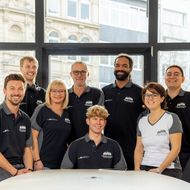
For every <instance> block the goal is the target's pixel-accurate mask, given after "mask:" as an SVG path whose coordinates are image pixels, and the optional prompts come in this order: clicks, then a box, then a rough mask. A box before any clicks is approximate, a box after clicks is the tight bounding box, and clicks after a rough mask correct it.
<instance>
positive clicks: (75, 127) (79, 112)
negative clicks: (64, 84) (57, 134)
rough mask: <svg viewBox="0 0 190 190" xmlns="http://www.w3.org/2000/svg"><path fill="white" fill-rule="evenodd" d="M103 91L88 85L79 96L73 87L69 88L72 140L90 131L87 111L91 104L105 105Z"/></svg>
mask: <svg viewBox="0 0 190 190" xmlns="http://www.w3.org/2000/svg"><path fill="white" fill-rule="evenodd" d="M103 103H104V96H103V92H102V91H101V90H100V89H98V88H94V87H89V86H87V87H86V89H85V91H84V93H83V94H82V95H81V96H80V97H78V96H77V95H76V94H75V93H74V91H73V88H70V89H69V106H68V110H69V113H70V118H71V126H72V133H71V140H75V139H77V138H80V137H82V136H84V135H85V134H86V133H87V132H88V125H87V124H86V111H87V109H88V108H89V107H90V106H93V105H96V104H98V105H103Z"/></svg>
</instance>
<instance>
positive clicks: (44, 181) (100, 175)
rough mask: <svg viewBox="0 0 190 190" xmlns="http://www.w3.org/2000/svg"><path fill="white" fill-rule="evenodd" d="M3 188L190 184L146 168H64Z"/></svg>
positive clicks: (123, 189)
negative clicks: (119, 169)
mask: <svg viewBox="0 0 190 190" xmlns="http://www.w3.org/2000/svg"><path fill="white" fill-rule="evenodd" d="M0 190H190V183H187V182H184V181H182V180H178V179H175V178H172V177H168V176H164V175H161V174H156V173H151V172H146V171H115V170H74V169H73V170H63V169H62V170H44V171H37V172H32V173H29V174H24V175H20V176H16V177H12V178H9V179H7V180H4V181H2V182H0Z"/></svg>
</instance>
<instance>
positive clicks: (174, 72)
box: [165, 67, 185, 90]
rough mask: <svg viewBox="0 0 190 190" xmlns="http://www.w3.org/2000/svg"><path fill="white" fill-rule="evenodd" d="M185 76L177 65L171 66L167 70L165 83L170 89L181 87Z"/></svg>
mask: <svg viewBox="0 0 190 190" xmlns="http://www.w3.org/2000/svg"><path fill="white" fill-rule="evenodd" d="M184 80H185V78H184V76H183V74H182V73H181V71H180V69H179V68H177V67H171V68H169V69H168V70H167V71H166V74H165V83H166V85H167V88H168V89H174V90H175V89H176V90H178V89H180V88H181V85H182V83H183V82H184Z"/></svg>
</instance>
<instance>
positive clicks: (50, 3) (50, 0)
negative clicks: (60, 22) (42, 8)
mask: <svg viewBox="0 0 190 190" xmlns="http://www.w3.org/2000/svg"><path fill="white" fill-rule="evenodd" d="M46 1H47V15H52V16H53V15H60V7H61V3H60V0H46Z"/></svg>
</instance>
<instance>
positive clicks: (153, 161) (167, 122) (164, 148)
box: [137, 112, 183, 169]
mask: <svg viewBox="0 0 190 190" xmlns="http://www.w3.org/2000/svg"><path fill="white" fill-rule="evenodd" d="M148 118H149V114H148V115H147V116H144V117H142V118H141V119H140V120H139V122H138V128H137V135H138V136H141V137H142V143H143V146H144V155H143V160H142V163H141V165H146V166H155V167H159V166H160V164H161V163H162V162H163V161H164V160H165V158H166V157H167V155H168V154H169V152H170V149H171V146H170V140H169V135H170V134H174V133H182V131H183V130H182V125H181V121H180V119H179V118H178V116H177V115H176V114H174V113H170V112H165V113H164V114H163V115H162V117H161V118H160V119H159V120H158V121H157V122H156V123H154V124H151V123H150V122H149V120H148ZM168 168H178V169H180V168H181V166H180V162H179V158H178V157H177V158H176V159H175V160H174V161H173V162H172V163H171V165H170V166H168Z"/></svg>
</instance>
